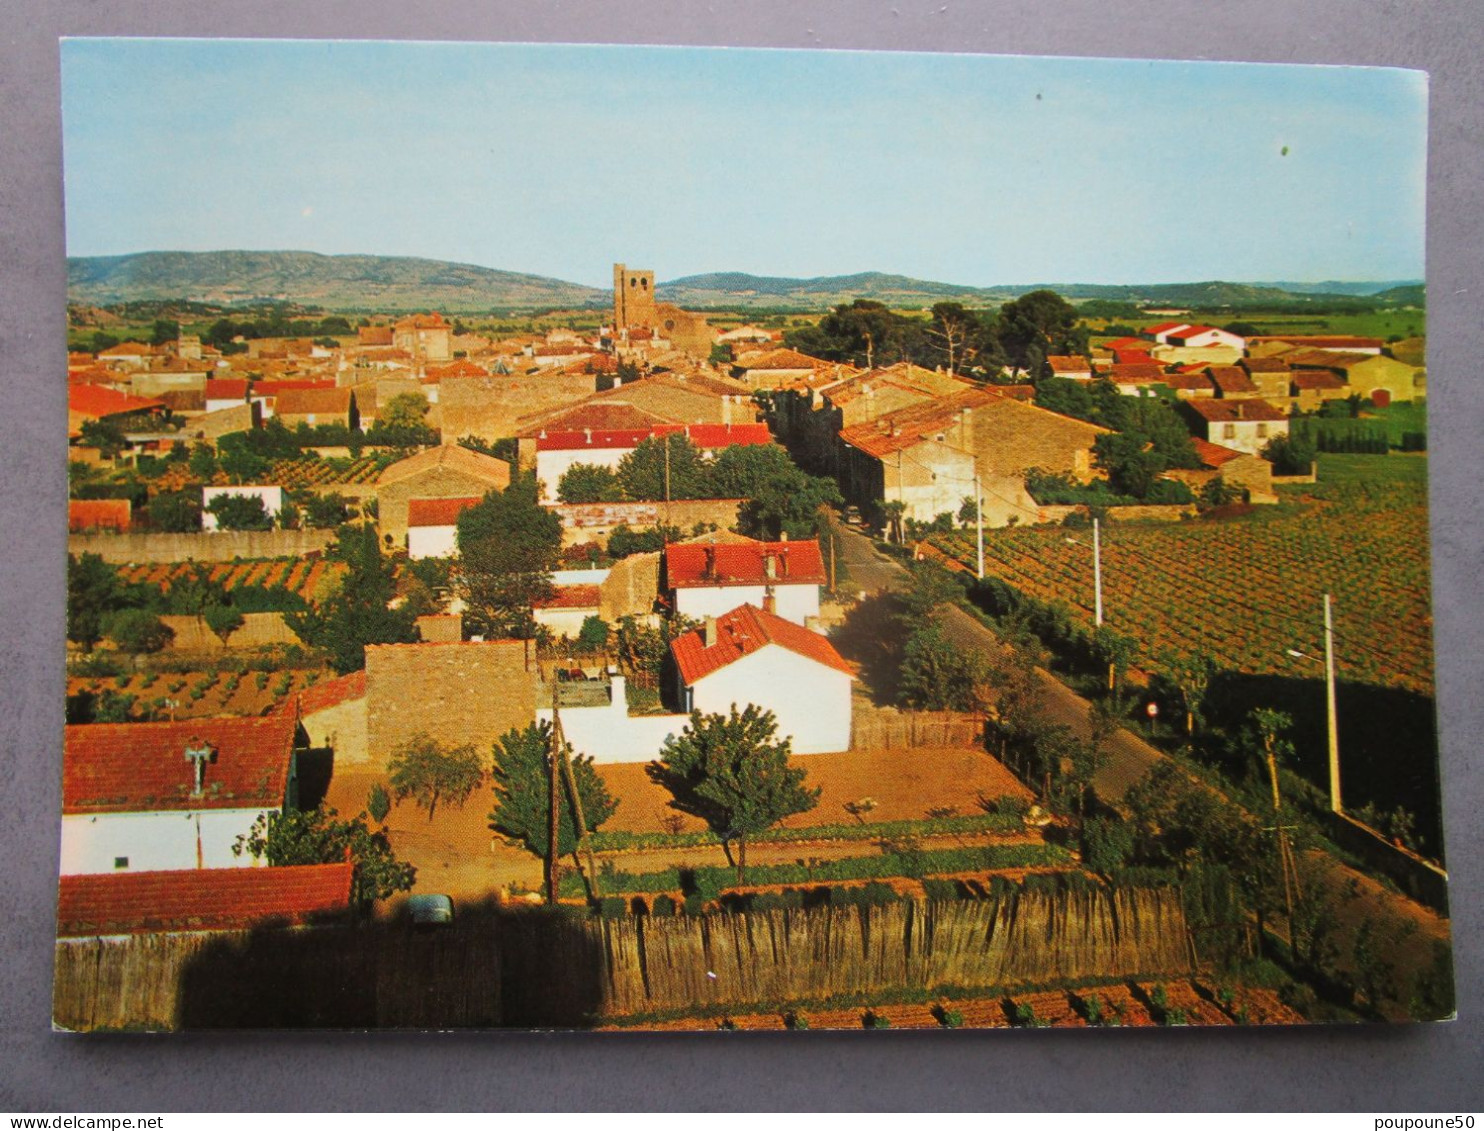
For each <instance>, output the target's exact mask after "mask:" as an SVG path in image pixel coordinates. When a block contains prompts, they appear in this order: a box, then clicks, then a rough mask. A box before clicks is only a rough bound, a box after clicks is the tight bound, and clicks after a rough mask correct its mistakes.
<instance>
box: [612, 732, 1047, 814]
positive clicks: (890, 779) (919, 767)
mask: <svg viewBox="0 0 1484 1131" xmlns="http://www.w3.org/2000/svg"><path fill="white" fill-rule="evenodd" d="M796 764H797V765H800V766H803V767H804V768H805V769H806V770H808V772H809V776H808V777H807V778H806V779H805V781H804V784H805V785H807V786H811V787H812V786H818V787H820V788H821V790H822V792H821V794H820V798H819V804H818V805H816V806H815V807H814V808H813V809H812V810H810V811H809V812H808V813H802V814H799V815H797V816H794V817H790V818H788V819H787V820H785V821H784V822H782V823H783V824H784V825H785V826H788V827H792V828H804V827H807V826H809V825H821V824H842V823H847V822H849V821H851V820H853V819H854V818H852V817H851V815H850V814H849V813H848V812H846V810H845V804H846V803H847V802H852V803H853V802H857V801H861V800H863V799H865V798H870V799H871V800H873V801H875V802H876V806H875V808H874V809H872V810H871V811H870V813H869V815H868V816H867V820H868V821H905V820H919V819H921V818H923V817H926V816H927V815H928V811H929V810H930V809H952V810H953V811H954V812H955V813H956V814H958V815H960V816H968V815H970V814H974V813H979V812H981V810H980V808H979V803H978V799H979V798H980V797H986V798H995V797H1007V796H1008V797H1023V798H1027V799H1028V798H1030V796H1031V793H1030V791H1029V790H1027V789H1026V788H1025V787H1024V786H1023V785H1021V784H1020V782H1018V781H1017V780H1016V779H1015V777H1014V775H1012V774H1011V773H1010V772H1009V771H1008V770H1006V769H1005V767H1004V766H1002V765H1001V764H1000V763H999V762H997V761H996V760H995V759H993V758H991V757H990V756H989V755H988V754H986V753H985V752H983V751H981V750H965V749H944V748H941V747H920V748H918V749H914V750H850V751H847V752H845V753H843V754H811V755H807V756H803V757H800V758H798V759H796ZM598 772H599V773H600V774H601V775H602V777H603V781H604V782H605V783H606V784H607V786H608V788H609V789H610V790H611V791H612V792H613V794H614V796H615V797H617V798H618V799H619V806H618V812H617V813H615V814H614V815H613V818H612V819H611V820H610V821H609V822H608V823H607V824H606V825H604V826H603V827H604V828H605V829H609V830H614V831H626V832H664V831H666V830H667V829H668V828H670V827H671V825H669V824H666V822H671V823H672V824H673V823H674V821H675V818H679V824H678V827H679V829H680V830H683V831H702V830H704V829H705V827H706V826H705V824H704V823H703V822H701V821H699V820H697V819H696V818H694V817H686V816H683V815H682V814H678V813H676V812H675V811H674V810H673V809H671V808H670V807H669V801H670V794H669V793H668V792H667V791H666V790H665V789H663V788H662V787H660V786H657V785H655V784H654V783H653V782H652V781H650V780H649V778H648V776H647V775H646V774H645V768H644V765H643V764H642V763H627V764H623V765H611V766H599V767H598Z"/></svg>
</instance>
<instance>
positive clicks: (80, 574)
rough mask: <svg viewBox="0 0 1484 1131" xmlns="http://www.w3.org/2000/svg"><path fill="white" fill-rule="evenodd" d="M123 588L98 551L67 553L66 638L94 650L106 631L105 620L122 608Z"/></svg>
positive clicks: (123, 601)
mask: <svg viewBox="0 0 1484 1131" xmlns="http://www.w3.org/2000/svg"><path fill="white" fill-rule="evenodd" d="M124 604H125V599H124V589H123V586H122V585H121V584H120V582H119V579H118V574H117V573H115V572H114V569H113V567H112V566H110V565H109V564H108V563H107V562H105V561H104V560H103V559H102V557H100V556H99V555H98V554H84V555H82V557H80V558H79V557H75V556H74V555H72V554H68V555H67V639H68V640H70V641H72V643H74V644H81V645H82V648H83V651H85V652H91V651H92V650H93V649H94V648H96V647H97V646H98V641H100V640H102V639H103V637H104V636H105V635H106V633H105V632H104V629H103V622H104V620H105V618H107V617H108V615H109V614H110V613H113V612H115V611H116V610H118V609H120V608H123V607H124Z"/></svg>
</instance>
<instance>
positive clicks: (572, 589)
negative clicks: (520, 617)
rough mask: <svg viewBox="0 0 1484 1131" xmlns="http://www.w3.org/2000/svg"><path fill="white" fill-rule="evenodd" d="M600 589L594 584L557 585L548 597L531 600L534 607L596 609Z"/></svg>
mask: <svg viewBox="0 0 1484 1131" xmlns="http://www.w3.org/2000/svg"><path fill="white" fill-rule="evenodd" d="M600 593H601V589H600V588H599V587H598V586H596V585H559V586H557V587H556V589H555V590H554V591H553V592H552V594H551V596H550V597H541V598H538V599H537V600H535V601H532V602H531V607H532V608H536V609H596V608H597V607H598V601H599V596H600Z"/></svg>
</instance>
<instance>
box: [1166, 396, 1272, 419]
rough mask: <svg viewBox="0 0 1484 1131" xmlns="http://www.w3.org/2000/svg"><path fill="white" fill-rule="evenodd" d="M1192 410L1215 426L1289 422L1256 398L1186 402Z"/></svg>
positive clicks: (1270, 406)
mask: <svg viewBox="0 0 1484 1131" xmlns="http://www.w3.org/2000/svg"><path fill="white" fill-rule="evenodd" d="M1185 403H1186V404H1187V405H1189V406H1190V408H1191V409H1192V410H1193V411H1195V412H1197V413H1199V414H1200V415H1201V416H1202V417H1204V418H1205V419H1206V420H1208V421H1210V422H1211V423H1213V424H1218V423H1220V424H1224V423H1227V422H1229V421H1233V420H1287V419H1288V417H1286V416H1284V415H1283V413H1282V411H1281V410H1280V409H1276V408H1274V407H1273V406H1272V405H1270V404H1268V402H1267V401H1264V400H1258V399H1256V398H1252V399H1250V400H1249V399H1244V400H1239V401H1237V400H1233V401H1214V400H1213V401H1186V402H1185Z"/></svg>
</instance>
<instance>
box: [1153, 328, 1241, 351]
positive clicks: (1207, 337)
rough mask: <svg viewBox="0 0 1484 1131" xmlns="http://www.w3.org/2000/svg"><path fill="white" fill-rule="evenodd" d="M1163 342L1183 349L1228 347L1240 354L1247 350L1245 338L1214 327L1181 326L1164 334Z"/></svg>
mask: <svg viewBox="0 0 1484 1131" xmlns="http://www.w3.org/2000/svg"><path fill="white" fill-rule="evenodd" d="M1164 341H1165V343H1166V344H1168V345H1172V346H1180V347H1183V348H1185V349H1205V348H1207V347H1209V346H1229V347H1230V348H1232V349H1234V350H1237V351H1239V352H1240V351H1242V350H1245V349H1246V348H1247V339H1246V338H1244V337H1242V336H1241V335H1240V334H1233V333H1232V332H1231V331H1230V330H1221V329H1218V328H1217V327H1215V326H1201V325H1196V326H1182V327H1180V328H1179V329H1177V330H1168V331H1166V332H1165V334H1164Z"/></svg>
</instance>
